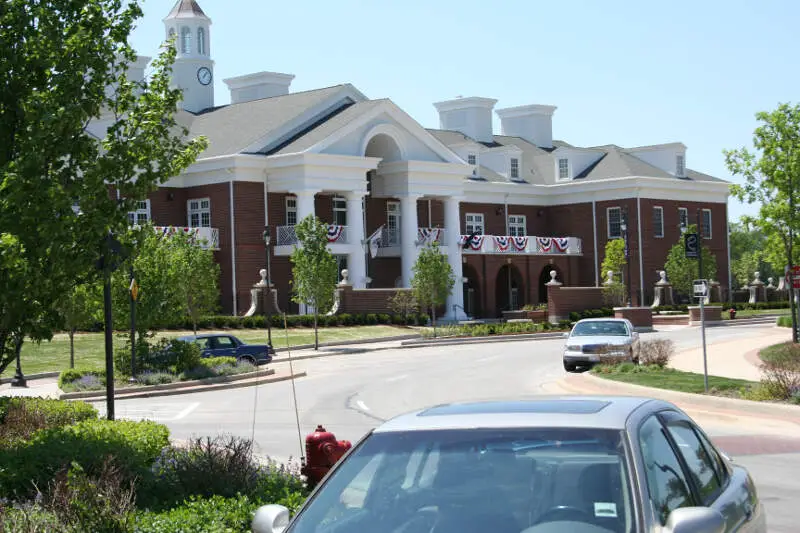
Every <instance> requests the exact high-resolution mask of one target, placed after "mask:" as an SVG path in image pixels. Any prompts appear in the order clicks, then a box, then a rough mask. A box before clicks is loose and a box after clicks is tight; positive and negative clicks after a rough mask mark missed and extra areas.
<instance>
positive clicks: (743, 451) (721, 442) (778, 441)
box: [711, 435, 800, 457]
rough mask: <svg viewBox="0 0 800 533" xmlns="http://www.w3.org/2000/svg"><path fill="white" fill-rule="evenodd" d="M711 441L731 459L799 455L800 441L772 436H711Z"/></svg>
mask: <svg viewBox="0 0 800 533" xmlns="http://www.w3.org/2000/svg"><path fill="white" fill-rule="evenodd" d="M711 440H712V441H714V444H716V445H717V446H719V447H720V449H722V450H723V451H724V452H725V453H727V454H730V455H731V456H733V457H735V456H737V455H774V454H780V453H800V439H798V438H790V437H776V436H774V435H725V436H719V437H714V436H711Z"/></svg>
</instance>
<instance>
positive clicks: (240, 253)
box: [136, 0, 729, 317]
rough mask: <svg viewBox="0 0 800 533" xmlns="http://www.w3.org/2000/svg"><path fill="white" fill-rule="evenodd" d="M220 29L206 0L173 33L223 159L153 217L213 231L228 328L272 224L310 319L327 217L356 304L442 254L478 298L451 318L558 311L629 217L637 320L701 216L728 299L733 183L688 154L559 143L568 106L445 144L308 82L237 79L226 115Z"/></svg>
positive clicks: (536, 109) (486, 113)
mask: <svg viewBox="0 0 800 533" xmlns="http://www.w3.org/2000/svg"><path fill="white" fill-rule="evenodd" d="M210 24H211V21H210V19H208V17H207V16H206V15H205V14H204V13H203V11H202V9H200V7H199V6H198V5H197V3H196V2H194V1H193V0H181V1H179V2H178V3H177V4H176V6H175V8H174V9H173V11H172V12H171V13H170V15H169V16H168V17H167V18H166V19H165V25H166V31H167V33H168V34H171V33H175V34H177V35H178V36H179V37H180V38H179V40H178V45H177V46H178V49H179V50H178V58H177V63H176V67H175V83H176V84H177V85H178V86H180V87H181V88H183V89H184V93H185V100H184V109H183V110H181V111H180V113H179V117H180V120H181V121H182V122H183V123H184V124H185V125H186V126H187V127H188V128H189V130H190V135H192V136H199V135H204V136H206V137H207V138H208V140H209V148H208V149H207V150H206V152H204V153H203V154H202V155H201V156H200V158H199V160H198V161H197V162H196V163H195V164H194V165H192V167H191V168H189V169H188V171H187V172H186V173H184V174H183V175H181V176H176V177H174V178H172V179H171V180H170V181H169V182H168V183H167V184H165V186H164V187H162V188H161V189H160V190H158V191H157V192H155V193H153V194H151V195H150V197H149V199H148V200H147V201H146V202H143V203H142V205H141V209H140V211H139V212H138V213H137V215H136V216H137V218H138V219H140V220H141V219H145V218H147V219H149V220H151V221H153V222H154V223H155V224H157V225H164V226H179V227H184V226H186V227H200V228H202V229H201V230H199V231H201V232H203V233H204V235H206V236H207V237H208V238H209V239H210V241H211V242H212V245H211V246H212V247H213V248H214V250H215V252H214V253H215V257H216V259H217V261H218V262H219V264H220V266H221V269H222V279H221V287H222V294H221V297H220V298H221V299H220V303H221V305H222V308H223V309H224V310H225V312H228V313H236V314H241V313H243V312H244V311H245V310H246V309H247V308H248V307H249V305H250V290H251V288H252V286H253V284H254V283H255V282H257V281H258V280H259V275H258V272H259V270H260V269H262V268H265V265H266V255H265V254H266V248H265V245H264V242H263V240H262V231H263V230H264V227H265V226H269V228H270V231H271V235H272V243H271V246H270V247H269V253H270V254H272V256H271V274H272V281H273V282H274V284H275V286H276V288H277V289H278V294H279V299H280V305H281V307H282V308H283V309H288V310H290V311H297V307H296V306H294V305H293V304H290V302H289V290H290V278H291V269H290V263H289V258H288V256H289V254H290V253H291V251H292V249H293V245H294V244H296V239H295V237H294V228H293V226H294V224H295V223H296V222H297V221H299V220H300V219H302V218H303V217H304V216H306V215H309V214H312V213H313V214H316V215H317V216H318V217H320V218H321V219H323V220H324V221H326V222H328V223H329V224H330V225H331V227H330V237H329V238H330V241H331V245H330V246H331V250H332V251H333V253H334V254H336V256H337V258H338V260H339V261H340V267H341V269H345V268H346V269H347V270H348V271H349V281H350V282H351V283H352V284H353V286H354V287H357V288H364V287H369V288H385V287H396V286H408V284H409V281H410V277H411V267H412V265H413V264H414V261H415V259H416V256H417V254H418V252H419V250H420V248H421V246H423V245H424V244H425V242H427V241H430V240H432V239H436V240H438V241H439V242H440V243H441V244H442V245H443V247H444V250H445V251H446V253H447V255H448V258H449V262H450V264H451V266H452V267H453V268H454V270H455V272H456V274H457V275H458V281H457V283H458V284H460V285H463V288H464V289H463V291H462V290H456V291H454V294H453V295H452V297H451V298H450V300H449V301H448V305H447V313H448V315H450V316H451V317H463V316H465V314H466V315H469V316H474V317H494V316H498V315H499V314H500V312H501V311H502V310H503V309H509V308H519V307H522V306H523V305H525V304H536V303H541V302H544V301H545V300H546V297H547V296H546V294H547V293H546V291H545V290H544V283H545V282H547V281H549V280H550V271H551V270H555V271H556V272H557V279H558V281H560V282H562V283H564V284H565V285H573V286H596V285H599V284H601V283H602V282H603V281H604V279H605V276H604V274H603V273H602V272H600V264H601V263H602V261H603V250H604V248H605V245H606V243H607V242H608V241H609V240H610V239H615V238H621V237H622V230H621V225H622V222H623V218H625V217H627V218H626V220H627V228H628V232H627V233H628V244H629V250H630V257H629V269H627V270H626V272H625V275H630V277H631V279H630V281H631V286H632V289H633V295H634V296H633V300H634V303H635V304H637V303H639V302H640V301H642V303H644V304H649V303H650V302H651V301H652V292H653V290H652V288H653V285H654V283H655V282H656V281H657V280H658V274H657V272H658V271H659V270H662V269H663V268H664V262H665V259H666V254H667V250H668V249H669V248H670V247H671V246H672V245H673V244H674V243H675V242H677V241H678V239H679V237H680V235H681V228H682V227H685V226H686V225H687V224H694V223H696V222H697V214H698V212H699V213H700V218H701V221H700V222H701V224H700V225H701V226H702V227H703V228H704V237H705V239H704V241H703V242H704V244H705V245H707V246H709V247H710V248H711V250H712V252H713V253H714V254H715V256H716V260H717V271H718V272H719V273H720V275H719V276H720V277H721V279H720V280H718V281H720V283H721V287H722V290H723V291H724V292H723V293H725V292H726V291H727V289H728V286H729V276H728V271H729V269H728V241H727V235H728V224H727V200H728V194H729V192H728V183H727V182H725V181H723V180H720V179H717V178H714V177H711V176H708V175H706V174H703V173H701V172H697V171H694V170H690V169H689V168H687V166H686V165H687V161H686V147H685V146H684V145H683V144H681V143H671V144H664V145H656V146H644V147H634V148H621V147H619V146H615V145H607V146H597V147H576V146H572V145H570V144H567V143H565V142H560V141H557V140H553V138H552V119H553V113H554V111H555V107H552V106H543V105H530V106H521V107H514V108H505V109H497V110H495V109H494V106H495V104H496V101H495V100H493V99H488V98H459V99H456V100H451V101H447V102H439V103H437V104H435V105H436V107H437V109H438V111H439V114H440V128H439V129H426V128H424V127H422V126H421V125H420V124H418V123H417V122H416V121H415V120H414V119H412V118H411V117H410V116H409V115H407V114H406V113H405V112H404V111H403V110H402V109H400V108H398V107H397V106H396V105H395V104H394V103H393V102H392V101H391V100H388V99H379V100H371V99H369V98H367V97H366V96H365V95H363V94H362V93H361V92H359V91H358V90H357V89H356V88H355V87H353V86H352V85H349V84H344V85H338V86H334V87H327V88H322V89H318V90H312V91H305V92H296V93H293V92H290V90H289V86H290V84H291V81H292V78H293V76H291V75H287V74H278V73H269V72H262V73H257V74H251V75H246V76H241V77H237V78H232V79H227V80H224V81H225V83H226V84H227V85H228V87H229V88H230V91H231V104H230V105H225V106H217V107H215V106H214V95H213V89H210V87H211V85H210V81H211V78H212V76H213V61H211V59H210V57H211V56H210V31H209V30H210ZM493 112H496V113H497V115H498V116H499V118H500V122H501V124H502V132H501V134H495V133H494V132H493V131H492V113H493ZM698 210H699V211H698ZM469 235H474V236H475V238H474V239H473V240H471V241H469V242H466V241H467V236H469ZM370 242H372V243H373V246H372V247H371V246H370V244H369V243H370ZM628 271H629V273H628Z"/></svg>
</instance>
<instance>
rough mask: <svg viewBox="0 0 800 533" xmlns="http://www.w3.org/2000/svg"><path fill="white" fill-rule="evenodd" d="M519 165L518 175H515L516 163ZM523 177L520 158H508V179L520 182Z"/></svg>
mask: <svg viewBox="0 0 800 533" xmlns="http://www.w3.org/2000/svg"><path fill="white" fill-rule="evenodd" d="M515 162H516V163H517V175H516V176H515V175H514V163H515ZM520 176H522V165H521V164H520V158H519V157H509V158H508V179H512V180H518V179H520Z"/></svg>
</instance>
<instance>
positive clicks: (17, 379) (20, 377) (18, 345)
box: [11, 336, 28, 387]
mask: <svg viewBox="0 0 800 533" xmlns="http://www.w3.org/2000/svg"><path fill="white" fill-rule="evenodd" d="M14 351H15V352H17V371H16V372H15V373H14V378H13V379H12V380H11V386H12V387H27V386H28V381H27V380H26V379H25V374H23V373H22V362H21V361H20V358H19V353H20V352H21V351H22V337H21V336H20V337H17V338H16V339H15V341H14Z"/></svg>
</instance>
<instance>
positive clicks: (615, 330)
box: [572, 320, 628, 337]
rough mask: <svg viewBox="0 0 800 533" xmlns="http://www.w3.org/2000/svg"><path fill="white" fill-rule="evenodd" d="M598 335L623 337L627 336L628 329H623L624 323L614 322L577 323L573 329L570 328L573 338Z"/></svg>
mask: <svg viewBox="0 0 800 533" xmlns="http://www.w3.org/2000/svg"><path fill="white" fill-rule="evenodd" d="M600 335H602V336H610V337H625V336H627V335H628V328H626V327H625V323H624V322H617V321H615V320H597V321H593V322H578V323H577V324H575V327H574V328H572V336H573V337H586V336H600Z"/></svg>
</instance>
